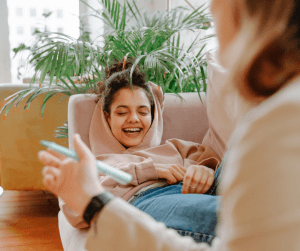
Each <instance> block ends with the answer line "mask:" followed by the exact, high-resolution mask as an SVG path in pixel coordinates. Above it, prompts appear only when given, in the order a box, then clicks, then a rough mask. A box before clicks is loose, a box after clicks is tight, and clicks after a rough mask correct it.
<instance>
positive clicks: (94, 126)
mask: <svg viewBox="0 0 300 251" xmlns="http://www.w3.org/2000/svg"><path fill="white" fill-rule="evenodd" d="M150 86H151V89H152V93H153V96H154V102H155V113H154V119H153V122H152V124H151V127H150V129H149V131H148V132H147V134H146V135H145V137H144V139H143V140H142V142H141V143H140V144H139V145H138V146H135V147H130V148H128V149H126V148H125V147H124V146H123V145H122V144H121V143H120V142H119V141H118V140H117V139H116V138H115V137H114V135H113V134H112V132H111V130H110V128H109V125H108V123H107V121H106V119H105V116H104V112H103V109H102V101H101V100H100V101H99V102H98V103H97V105H96V107H95V110H94V114H93V117H92V121H91V127H90V135H89V138H90V146H91V151H92V152H93V153H94V155H95V156H96V158H97V159H98V160H101V161H104V162H105V163H107V164H110V165H111V166H114V167H116V168H118V169H120V170H123V171H125V172H127V173H130V174H131V175H132V181H131V182H130V183H129V184H127V185H122V184H120V183H118V182H116V181H115V180H113V179H112V178H110V177H109V176H105V175H103V174H99V181H100V184H101V185H102V186H103V187H104V188H105V189H106V190H107V191H109V192H111V193H112V194H114V195H115V196H118V197H121V198H123V199H124V200H126V201H128V200H129V199H130V198H131V197H132V196H133V195H134V194H135V193H136V192H137V191H139V190H140V189H141V188H143V187H146V186H149V185H151V184H153V183H156V182H160V181H162V180H159V179H158V175H157V172H156V168H155V167H156V166H157V167H158V166H159V167H169V166H170V164H180V165H182V166H183V167H185V168H188V167H189V166H190V165H204V166H207V167H209V168H212V169H213V170H216V169H217V167H218V165H219V163H220V158H219V156H218V155H217V154H216V153H215V152H214V151H213V150H212V149H211V148H210V147H208V146H205V145H201V144H198V143H194V142H187V141H184V140H180V139H170V140H167V141H166V142H165V144H163V145H160V143H161V138H162V132H163V120H162V111H163V93H162V90H161V88H160V87H159V86H157V85H155V84H153V83H150ZM64 206H66V205H64ZM63 211H64V214H65V216H66V218H67V219H68V221H69V222H70V224H71V225H73V226H74V227H76V228H83V227H87V226H88V225H87V224H86V223H85V222H84V221H83V219H82V217H79V216H78V215H74V213H72V212H70V209H67V210H63Z"/></svg>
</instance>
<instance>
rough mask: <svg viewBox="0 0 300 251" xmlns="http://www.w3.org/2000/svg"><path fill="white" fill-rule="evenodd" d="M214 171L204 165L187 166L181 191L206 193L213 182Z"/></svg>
mask: <svg viewBox="0 0 300 251" xmlns="http://www.w3.org/2000/svg"><path fill="white" fill-rule="evenodd" d="M214 173H215V172H214V171H213V170H212V169H211V168H208V167H206V166H201V165H191V166H189V167H188V169H187V171H186V174H185V176H184V179H183V186H182V193H184V194H186V193H198V194H203V193H206V192H207V191H208V189H209V188H210V187H211V186H212V184H213V182H214V179H215V176H214Z"/></svg>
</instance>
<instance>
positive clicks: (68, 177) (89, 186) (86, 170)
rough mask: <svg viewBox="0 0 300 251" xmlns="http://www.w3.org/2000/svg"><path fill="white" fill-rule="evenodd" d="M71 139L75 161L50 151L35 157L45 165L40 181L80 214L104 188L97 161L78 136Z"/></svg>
mask: <svg viewBox="0 0 300 251" xmlns="http://www.w3.org/2000/svg"><path fill="white" fill-rule="evenodd" d="M73 140H74V147H75V151H76V153H77V154H78V157H79V161H78V162H76V161H74V160H73V159H71V158H68V157H65V156H64V155H62V154H60V153H57V152H55V151H53V150H51V149H47V151H40V152H39V154H38V157H39V159H40V161H41V162H43V164H44V165H45V167H44V169H43V175H44V179H43V182H44V184H45V185H46V187H47V188H48V189H49V190H50V191H51V192H53V193H54V194H55V195H56V196H58V197H61V198H62V199H63V200H64V202H65V203H66V204H67V205H68V206H69V207H70V208H71V209H73V210H74V211H75V212H77V213H79V214H83V212H84V210H85V209H86V207H87V205H88V203H89V202H90V200H91V199H92V197H93V196H95V195H97V194H99V193H101V192H104V189H103V188H102V187H101V186H100V184H99V182H98V171H97V168H96V158H95V157H94V155H93V154H92V152H91V151H90V149H89V148H88V147H87V146H86V145H85V144H84V143H83V141H82V140H81V138H80V136H79V134H76V135H74V138H73Z"/></svg>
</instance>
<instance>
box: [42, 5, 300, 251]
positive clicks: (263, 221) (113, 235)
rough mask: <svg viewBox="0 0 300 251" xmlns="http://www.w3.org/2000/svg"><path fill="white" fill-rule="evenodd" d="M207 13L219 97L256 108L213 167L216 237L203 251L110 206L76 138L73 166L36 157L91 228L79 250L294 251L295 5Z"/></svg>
mask: <svg viewBox="0 0 300 251" xmlns="http://www.w3.org/2000/svg"><path fill="white" fill-rule="evenodd" d="M211 13H212V15H213V18H214V23H215V26H216V31H217V36H218V39H219V44H220V48H219V59H220V62H221V63H222V64H223V66H225V67H226V68H227V69H228V70H229V72H230V77H229V78H228V81H227V84H226V85H224V89H223V93H222V95H223V97H225V96H226V95H225V94H226V92H229V91H230V94H231V93H232V92H237V93H238V94H239V95H240V97H241V98H242V99H243V100H244V101H245V102H248V103H249V104H251V105H253V104H255V106H254V107H253V108H252V109H251V110H250V111H248V112H247V113H246V114H245V116H243V117H242V118H241V119H240V120H239V122H238V124H237V127H236V129H235V131H234V133H233V135H232V137H231V139H230V147H229V149H228V151H227V154H226V156H225V158H224V159H223V162H222V166H223V167H222V168H223V169H222V172H221V183H220V186H219V187H218V189H219V191H220V192H221V194H222V201H221V213H220V222H219V226H218V237H217V238H215V239H214V242H213V243H212V246H211V247H210V246H208V245H207V244H205V243H195V242H194V241H193V240H192V238H190V237H181V236H179V235H178V234H177V233H176V232H175V231H174V230H170V229H166V227H165V226H164V224H162V223H158V222H156V221H155V220H153V218H151V217H150V216H148V215H146V214H144V213H143V212H141V211H139V210H138V209H136V208H134V207H133V206H131V205H129V204H128V203H126V202H124V201H122V200H121V199H119V198H113V197H112V196H110V195H109V194H108V193H107V192H105V191H104V189H103V187H101V186H100V185H99V184H98V182H97V180H96V178H95V177H96V167H95V158H94V157H93V155H92V153H91V152H90V151H89V149H88V148H87V147H86V146H85V145H84V143H83V142H82V141H81V139H80V137H79V136H78V135H75V137H74V145H75V149H76V151H77V153H78V155H79V158H80V161H79V162H78V163H75V162H73V161H72V160H70V159H68V158H65V157H63V156H62V155H60V154H58V153H56V152H54V151H51V150H48V152H41V153H40V155H39V157H40V159H41V160H42V161H43V163H44V164H45V165H46V167H45V169H44V171H43V174H44V182H45V184H46V186H47V187H48V188H49V189H50V190H51V191H52V192H53V193H54V194H56V195H57V196H60V197H62V198H63V199H64V201H65V202H66V203H67V204H68V205H69V206H70V207H71V208H73V209H74V210H75V211H77V212H78V213H81V214H83V215H84V218H85V219H87V220H88V221H89V220H92V225H91V228H90V230H89V234H88V239H87V244H86V248H87V250H105V251H110V250H118V251H119V250H130V251H134V250H138V251H141V250H143V251H144V250H149V251H150V250H151V251H155V250H170V251H171V250H173V251H175V250H202V251H210V250H211V251H225V250H226V251H249V250H255V251H282V250H288V251H298V250H299V249H300V239H299V236H300V199H299V198H300V185H299V177H300V164H299V163H300V98H299V95H300V70H299V69H300V20H299V16H300V15H299V13H300V1H299V0H290V1H287V0H273V1H271V0H222V1H220V0H212V3H211ZM225 87H226V88H225ZM229 87H230V88H229ZM224 126H226V125H224ZM66 177H68V178H66ZM96 202H97V203H98V204H97V203H96Z"/></svg>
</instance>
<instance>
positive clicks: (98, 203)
mask: <svg viewBox="0 0 300 251" xmlns="http://www.w3.org/2000/svg"><path fill="white" fill-rule="evenodd" d="M114 198H115V196H113V195H112V194H111V193H110V192H103V193H100V194H98V195H96V196H94V197H93V198H92V200H91V202H90V203H89V204H88V206H87V208H86V209H85V211H84V213H83V219H84V220H85V221H86V222H87V223H88V224H90V222H91V220H92V219H93V217H94V215H95V214H96V213H97V212H100V211H101V210H102V208H103V207H104V206H105V205H106V204H107V203H108V202H110V201H111V200H113V199H114Z"/></svg>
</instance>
